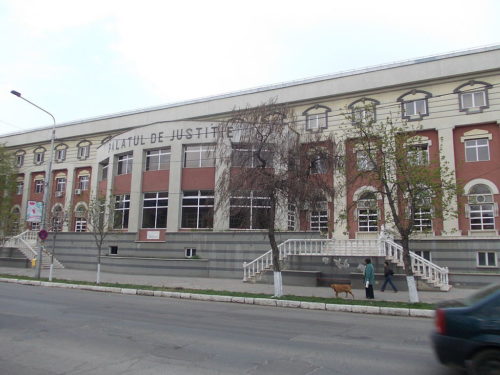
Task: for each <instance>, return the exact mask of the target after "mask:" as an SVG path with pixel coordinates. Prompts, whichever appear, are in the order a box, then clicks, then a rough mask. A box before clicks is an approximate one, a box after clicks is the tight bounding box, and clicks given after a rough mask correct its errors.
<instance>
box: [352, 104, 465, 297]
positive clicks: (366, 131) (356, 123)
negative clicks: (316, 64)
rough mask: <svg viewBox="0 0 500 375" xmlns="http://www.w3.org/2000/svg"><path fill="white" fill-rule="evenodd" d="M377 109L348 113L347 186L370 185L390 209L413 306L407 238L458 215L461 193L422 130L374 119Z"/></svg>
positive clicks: (402, 122)
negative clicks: (432, 153)
mask: <svg viewBox="0 0 500 375" xmlns="http://www.w3.org/2000/svg"><path fill="white" fill-rule="evenodd" d="M373 113H374V108H373V107H371V106H369V105H368V106H364V107H362V108H358V109H355V110H354V111H353V112H351V113H348V114H346V115H345V116H346V118H347V119H348V120H349V122H351V127H350V129H349V131H348V135H347V136H346V142H347V143H350V144H351V147H352V148H354V150H355V151H356V153H353V152H350V153H347V154H348V155H355V157H351V159H350V161H349V162H348V163H349V164H348V168H347V170H348V171H349V176H348V177H347V183H348V184H354V183H355V181H356V180H362V181H364V182H368V183H369V184H370V186H371V187H372V188H373V189H374V191H375V192H376V194H377V195H379V196H380V197H382V199H383V202H385V204H386V205H387V206H388V207H389V210H388V211H386V212H384V215H385V218H384V221H385V223H386V224H392V227H393V228H394V230H395V233H396V234H397V235H398V237H399V239H400V241H401V245H402V247H403V262H404V268H405V272H406V275H407V282H408V288H409V291H410V302H418V293H417V289H416V284H415V280H414V276H413V270H412V267H411V260H410V250H409V240H410V238H411V236H412V235H413V234H415V232H416V231H425V230H430V229H431V220H432V219H438V220H443V219H444V218H445V217H449V216H454V215H456V214H457V211H456V208H455V207H456V206H455V205H454V204H453V202H454V200H455V199H456V197H457V196H458V194H459V193H460V187H459V186H458V185H457V183H456V181H455V178H454V173H453V170H451V169H450V167H449V164H448V163H447V161H446V160H445V159H444V158H443V157H442V156H439V155H442V152H441V150H439V155H437V154H436V156H435V157H434V158H429V153H428V149H427V145H426V144H425V142H423V138H422V137H421V134H422V133H421V130H422V128H421V126H420V125H419V124H415V123H410V122H408V121H405V120H401V116H396V115H393V114H389V116H388V117H387V118H385V119H384V120H382V121H375V118H374V116H373V115H372V114H373Z"/></svg>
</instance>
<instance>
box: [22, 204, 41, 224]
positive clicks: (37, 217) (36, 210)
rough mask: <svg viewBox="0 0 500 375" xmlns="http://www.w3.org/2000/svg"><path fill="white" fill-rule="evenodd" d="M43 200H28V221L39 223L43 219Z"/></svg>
mask: <svg viewBox="0 0 500 375" xmlns="http://www.w3.org/2000/svg"><path fill="white" fill-rule="evenodd" d="M42 211H43V202H36V201H28V208H27V212H26V221H29V222H32V223H39V222H41V221H42Z"/></svg>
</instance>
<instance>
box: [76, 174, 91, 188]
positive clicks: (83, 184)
mask: <svg viewBox="0 0 500 375" xmlns="http://www.w3.org/2000/svg"><path fill="white" fill-rule="evenodd" d="M89 183H90V176H89V175H84V176H78V189H80V190H82V191H83V190H89Z"/></svg>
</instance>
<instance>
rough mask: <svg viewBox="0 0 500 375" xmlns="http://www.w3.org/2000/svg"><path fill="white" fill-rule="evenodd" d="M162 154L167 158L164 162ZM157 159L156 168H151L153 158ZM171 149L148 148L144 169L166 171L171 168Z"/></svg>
mask: <svg viewBox="0 0 500 375" xmlns="http://www.w3.org/2000/svg"><path fill="white" fill-rule="evenodd" d="M162 156H166V160H165V161H164V162H163V163H162V162H161V160H162ZM153 158H155V159H157V160H156V163H157V164H156V166H157V167H156V168H151V164H152V159H153ZM170 158H171V150H170V148H169V147H162V148H155V149H152V150H146V151H145V155H144V170H145V171H165V170H169V169H170Z"/></svg>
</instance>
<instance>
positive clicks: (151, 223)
mask: <svg viewBox="0 0 500 375" xmlns="http://www.w3.org/2000/svg"><path fill="white" fill-rule="evenodd" d="M142 207H143V208H142V227H143V228H166V227H167V215H168V192H155V193H144V200H143V205H142Z"/></svg>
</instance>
